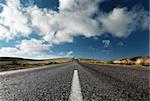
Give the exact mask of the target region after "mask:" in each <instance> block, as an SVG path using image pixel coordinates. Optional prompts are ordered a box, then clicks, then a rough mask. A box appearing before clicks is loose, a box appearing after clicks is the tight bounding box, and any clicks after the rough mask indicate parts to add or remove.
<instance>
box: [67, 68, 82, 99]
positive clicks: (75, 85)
mask: <svg viewBox="0 0 150 101" xmlns="http://www.w3.org/2000/svg"><path fill="white" fill-rule="evenodd" d="M69 101H83V97H82V93H81V86H80V81H79V75H78V70H74V73H73V79H72V86H71V93H70V96H69Z"/></svg>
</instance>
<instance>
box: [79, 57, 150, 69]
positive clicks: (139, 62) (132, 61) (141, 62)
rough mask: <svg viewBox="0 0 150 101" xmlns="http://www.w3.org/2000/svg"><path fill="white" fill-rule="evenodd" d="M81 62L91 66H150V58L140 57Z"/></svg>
mask: <svg viewBox="0 0 150 101" xmlns="http://www.w3.org/2000/svg"><path fill="white" fill-rule="evenodd" d="M78 60H79V61H80V62H85V63H91V64H107V65H108V64H111V65H128V66H136V67H141V66H147V67H148V66H150V56H138V57H133V58H124V59H117V60H116V59H114V60H111V61H102V60H95V59H84V58H81V59H78Z"/></svg>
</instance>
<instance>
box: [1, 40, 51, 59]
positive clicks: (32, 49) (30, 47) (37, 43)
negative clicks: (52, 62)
mask: <svg viewBox="0 0 150 101" xmlns="http://www.w3.org/2000/svg"><path fill="white" fill-rule="evenodd" d="M50 47H51V45H49V44H45V43H44V42H43V41H42V40H37V39H31V40H22V41H21V42H20V43H18V44H17V45H16V46H15V47H2V48H0V56H15V57H16V56H18V57H28V58H30V57H37V56H38V57H40V56H43V55H46V54H45V53H46V52H48V51H49V49H50Z"/></svg>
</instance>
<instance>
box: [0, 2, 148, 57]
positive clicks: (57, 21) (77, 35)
mask: <svg viewBox="0 0 150 101" xmlns="http://www.w3.org/2000/svg"><path fill="white" fill-rule="evenodd" d="M148 4H149V1H148V0H132V1H131V0H124V1H123V0H7V1H5V0H0V9H1V10H0V11H1V12H0V56H1V57H4V56H7V57H8V56H9V57H23V58H34V59H46V58H59V57H77V58H94V59H102V60H111V59H115V58H124V57H133V56H140V55H148V54H149V5H148Z"/></svg>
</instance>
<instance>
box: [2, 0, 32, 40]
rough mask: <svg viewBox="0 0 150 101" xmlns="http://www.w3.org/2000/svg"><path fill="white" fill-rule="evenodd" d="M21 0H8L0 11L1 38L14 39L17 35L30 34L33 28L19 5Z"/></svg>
mask: <svg viewBox="0 0 150 101" xmlns="http://www.w3.org/2000/svg"><path fill="white" fill-rule="evenodd" d="M19 4H20V1H19V0H8V1H6V5H4V4H3V5H2V6H3V11H2V12H1V13H0V30H3V31H2V33H0V36H3V37H0V39H7V40H9V39H13V38H14V37H15V36H16V35H20V36H28V35H29V34H30V33H31V32H32V29H31V28H30V27H29V25H28V18H27V16H26V14H25V13H23V8H21V6H19Z"/></svg>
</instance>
